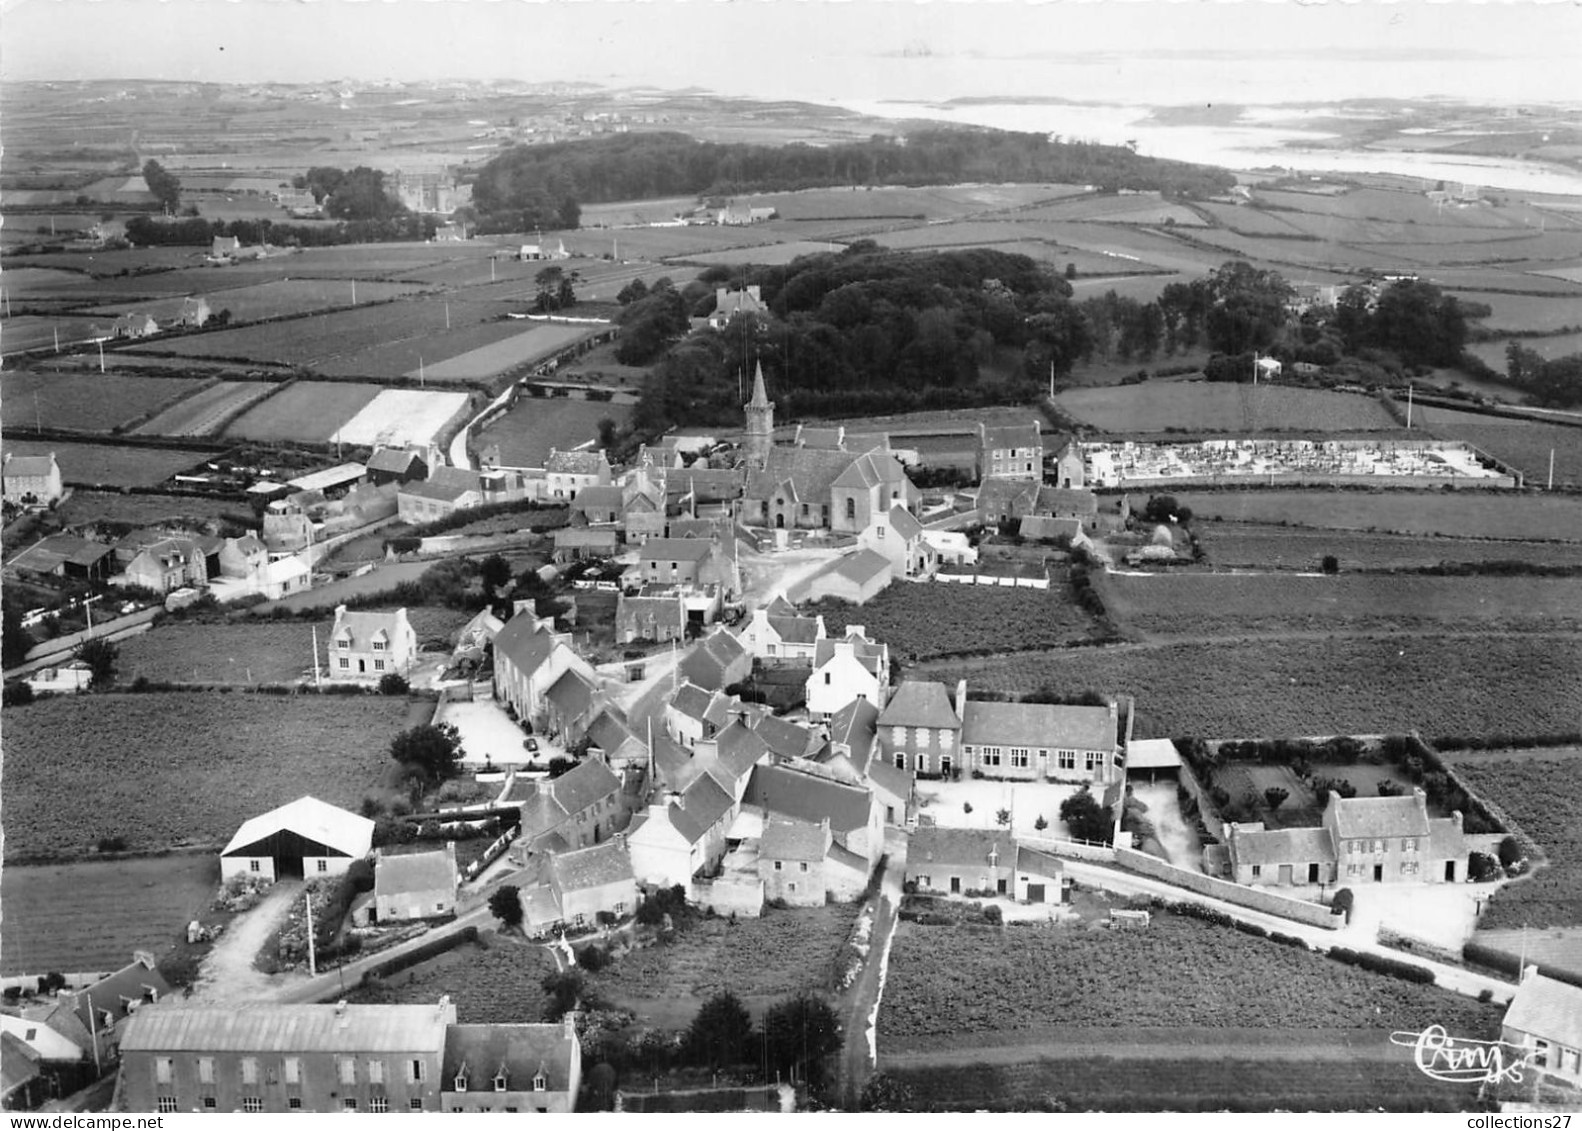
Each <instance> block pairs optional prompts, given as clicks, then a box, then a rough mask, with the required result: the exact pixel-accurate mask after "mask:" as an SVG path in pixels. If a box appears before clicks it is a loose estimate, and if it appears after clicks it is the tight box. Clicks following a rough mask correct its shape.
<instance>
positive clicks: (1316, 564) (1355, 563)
mask: <svg viewBox="0 0 1582 1131" xmlns="http://www.w3.org/2000/svg"><path fill="white" fill-rule="evenodd" d="M1196 533H1197V535H1198V540H1199V541H1200V543H1201V544H1202V546H1203V551H1204V553H1205V554H1206V555H1207V560H1208V562H1209V564H1210V565H1213V566H1215V567H1219V568H1226V567H1234V568H1243V569H1248V568H1250V569H1282V570H1286V569H1288V570H1307V571H1315V570H1318V569H1319V568H1320V567H1321V566H1322V565H1323V561H1324V557H1325V556H1326V555H1329V554H1333V555H1334V556H1335V557H1336V558H1338V559H1339V562H1340V569H1341V571H1342V572H1343V573H1344V572H1349V571H1351V570H1359V569H1366V570H1381V569H1418V568H1422V567H1424V566H1435V565H1438V564H1440V563H1441V562H1487V561H1513V560H1514V561H1521V562H1528V563H1532V564H1535V565H1578V564H1582V546H1578V545H1576V544H1573V543H1566V542H1496V541H1485V540H1482V539H1476V538H1422V537H1411V536H1406V535H1396V534H1362V533H1358V532H1357V531H1344V532H1342V531H1338V530H1309V529H1305V528H1301V527H1294V526H1265V525H1260V524H1256V523H1240V522H1202V523H1198V524H1197V530H1196Z"/></svg>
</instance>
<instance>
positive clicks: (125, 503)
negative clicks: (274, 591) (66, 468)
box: [55, 489, 251, 526]
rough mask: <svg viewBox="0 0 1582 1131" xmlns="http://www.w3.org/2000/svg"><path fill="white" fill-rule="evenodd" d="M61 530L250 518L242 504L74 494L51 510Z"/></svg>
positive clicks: (194, 498) (113, 493) (117, 493)
mask: <svg viewBox="0 0 1582 1131" xmlns="http://www.w3.org/2000/svg"><path fill="white" fill-rule="evenodd" d="M55 514H56V517H57V518H58V519H59V520H60V522H61V524H62V525H63V526H78V525H81V524H82V523H85V522H100V521H107V522H124V523H128V524H130V525H133V526H158V525H159V524H161V523H177V522H179V521H180V520H184V519H191V520H194V521H197V522H200V523H201V522H203V521H205V520H208V519H218V518H223V517H225V516H226V515H236V516H237V517H238V518H241V517H248V518H250V517H251V512H250V511H249V510H248V509H247V507H246V505H245V504H242V503H238V502H235V501H234V500H230V499H208V498H203V497H201V496H195V495H141V494H140V495H124V494H122V493H121V492H120V491H89V490H86V489H84V490H78V491H73V492H72V493H71V498H69V499H67V500H66V501H65V502H64V503H62V504H61V505H60V506H59V507H57V508H56V509H55Z"/></svg>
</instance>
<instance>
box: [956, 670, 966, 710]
mask: <svg viewBox="0 0 1582 1131" xmlns="http://www.w3.org/2000/svg"><path fill="white" fill-rule="evenodd" d="M966 713H967V681H966V680H964V679H958V680H957V681H956V716H957V717H958V718H960V717H962V716H964V715H965V714H966Z"/></svg>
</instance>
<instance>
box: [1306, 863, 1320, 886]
mask: <svg viewBox="0 0 1582 1131" xmlns="http://www.w3.org/2000/svg"><path fill="white" fill-rule="evenodd" d="M1307 882H1308V883H1310V884H1316V883H1318V865H1317V864H1309V865H1308V866H1307Z"/></svg>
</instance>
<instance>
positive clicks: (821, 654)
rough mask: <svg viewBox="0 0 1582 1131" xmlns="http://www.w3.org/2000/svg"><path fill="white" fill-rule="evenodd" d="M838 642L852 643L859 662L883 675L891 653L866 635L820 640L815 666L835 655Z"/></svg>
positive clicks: (832, 637) (818, 666)
mask: <svg viewBox="0 0 1582 1131" xmlns="http://www.w3.org/2000/svg"><path fill="white" fill-rule="evenodd" d="M886 564H888V563H886ZM837 644H850V645H851V646H852V650H851V651H852V655H853V656H855V657H856V659H857V662H858V663H860V664H861V665H862V666H863V667H865V668H867V669H868V671H870V672H872V673H874V674H875V675H882V674H883V673H882V669H883V668H884V665H885V661H886V660H887V659H888V656H889V653H888V651H887V650H886V648H885V646H884V645H883V644H877V643H875V642H874V641H872V640H869V639H868V638H867V637H866V636H841V637H835V636H826V637H825V638H824V639H823V640H820V641H819V642H818V647H817V648H815V649H814V650H813V667H814V668H815V669H817V668H822V667H823V666H824V665H825V664H827V663H829V662H830V660H831V659H833V658H834V656H835V646H836V645H837Z"/></svg>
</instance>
